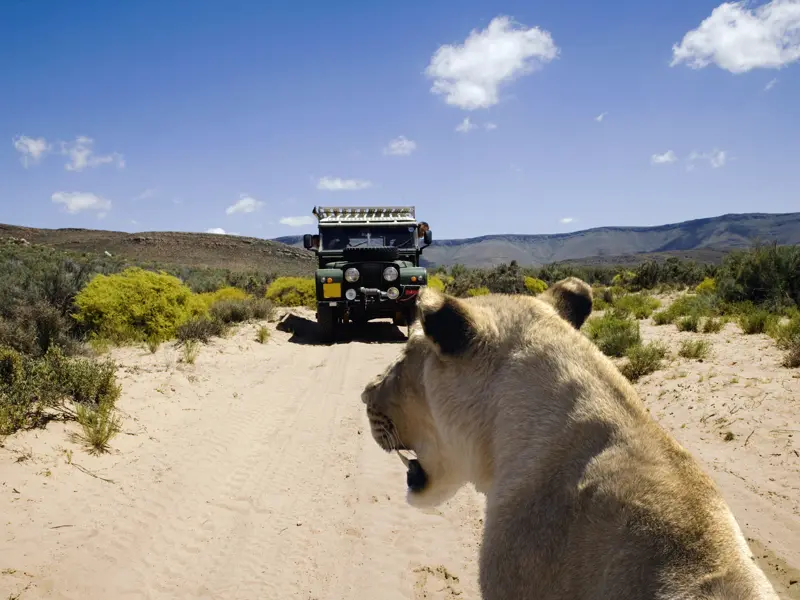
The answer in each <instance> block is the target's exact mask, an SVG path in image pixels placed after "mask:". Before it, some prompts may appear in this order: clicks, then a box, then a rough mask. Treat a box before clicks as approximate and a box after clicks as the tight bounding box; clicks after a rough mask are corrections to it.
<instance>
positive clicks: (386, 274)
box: [383, 267, 400, 281]
mask: <svg viewBox="0 0 800 600" xmlns="http://www.w3.org/2000/svg"><path fill="white" fill-rule="evenodd" d="M399 275H400V273H398V272H397V269H395V268H394V267H386V268H385V269H384V270H383V278H384V279H385V280H386V281H394V280H395V279H397V277H398V276H399Z"/></svg>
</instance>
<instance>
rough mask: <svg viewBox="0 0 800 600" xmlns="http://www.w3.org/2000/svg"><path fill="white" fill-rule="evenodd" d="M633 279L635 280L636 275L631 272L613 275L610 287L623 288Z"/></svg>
mask: <svg viewBox="0 0 800 600" xmlns="http://www.w3.org/2000/svg"><path fill="white" fill-rule="evenodd" d="M634 279H636V273H634V272H633V271H623V272H622V273H617V274H616V275H614V277H613V278H612V279H611V285H612V286H614V287H625V286H627V285H630V284H631V283H632V282H633V280H634Z"/></svg>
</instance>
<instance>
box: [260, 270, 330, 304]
mask: <svg viewBox="0 0 800 600" xmlns="http://www.w3.org/2000/svg"><path fill="white" fill-rule="evenodd" d="M266 297H267V299H268V300H271V301H272V302H273V303H274V304H275V305H276V306H307V307H309V308H314V307H315V306H316V304H317V295H316V284H315V282H314V280H313V279H310V278H309V279H306V278H304V277H278V278H277V279H276V280H275V281H273V282H272V283H271V284H270V286H269V287H268V288H267V293H266Z"/></svg>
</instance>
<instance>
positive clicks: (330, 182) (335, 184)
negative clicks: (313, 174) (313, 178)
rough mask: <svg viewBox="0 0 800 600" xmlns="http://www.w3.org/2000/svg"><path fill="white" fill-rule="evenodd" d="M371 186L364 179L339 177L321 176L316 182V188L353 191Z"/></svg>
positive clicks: (370, 183)
mask: <svg viewBox="0 0 800 600" xmlns="http://www.w3.org/2000/svg"><path fill="white" fill-rule="evenodd" d="M369 187H372V182H370V181H366V180H364V179H341V178H339V177H321V178H320V180H319V181H318V182H317V189H318V190H328V191H334V192H337V191H348V192H354V191H358V190H365V189H367V188H369Z"/></svg>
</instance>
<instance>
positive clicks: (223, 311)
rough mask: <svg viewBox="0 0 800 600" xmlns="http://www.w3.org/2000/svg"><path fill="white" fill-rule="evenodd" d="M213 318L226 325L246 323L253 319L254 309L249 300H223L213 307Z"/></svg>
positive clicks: (211, 311) (211, 310)
mask: <svg viewBox="0 0 800 600" xmlns="http://www.w3.org/2000/svg"><path fill="white" fill-rule="evenodd" d="M209 312H210V313H211V318H212V319H215V320H217V321H220V322H221V323H225V324H226V325H228V324H231V323H244V322H245V321H249V320H250V319H252V318H253V309H252V306H251V305H250V302H249V301H247V300H222V301H220V302H217V303H215V304H212V305H211V309H210V310H209Z"/></svg>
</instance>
